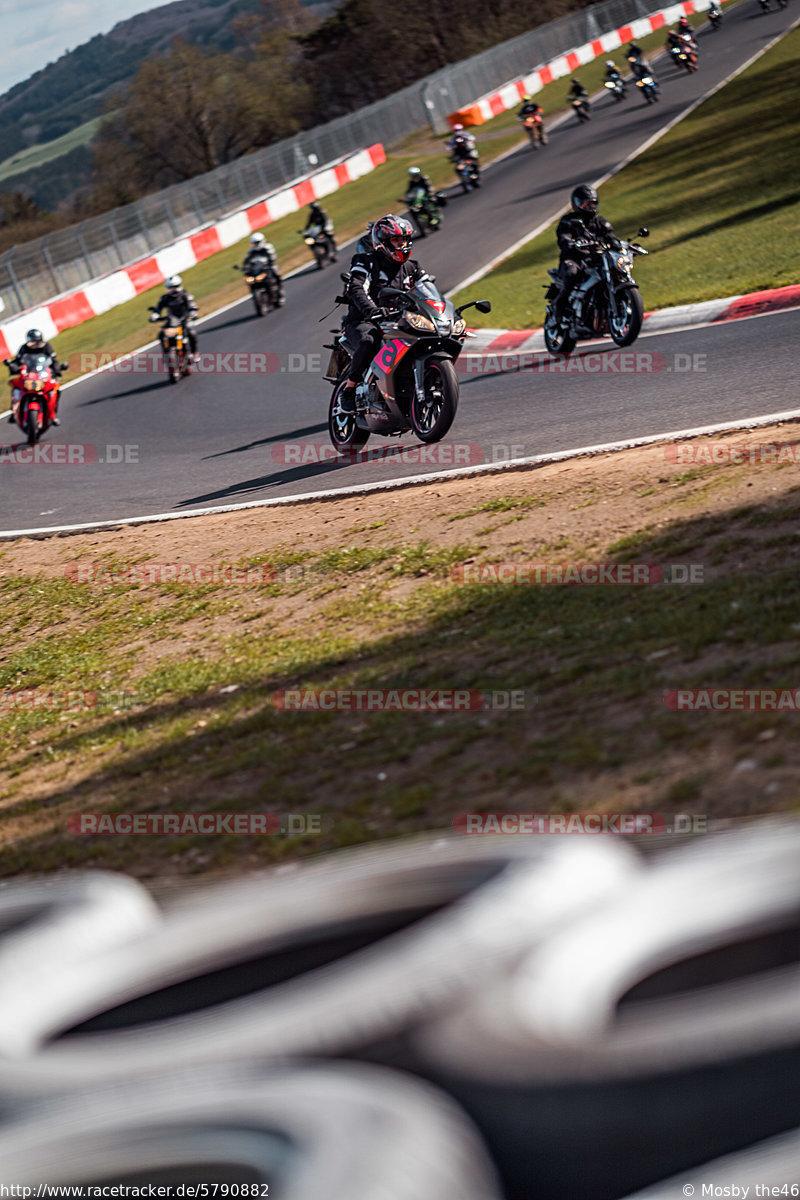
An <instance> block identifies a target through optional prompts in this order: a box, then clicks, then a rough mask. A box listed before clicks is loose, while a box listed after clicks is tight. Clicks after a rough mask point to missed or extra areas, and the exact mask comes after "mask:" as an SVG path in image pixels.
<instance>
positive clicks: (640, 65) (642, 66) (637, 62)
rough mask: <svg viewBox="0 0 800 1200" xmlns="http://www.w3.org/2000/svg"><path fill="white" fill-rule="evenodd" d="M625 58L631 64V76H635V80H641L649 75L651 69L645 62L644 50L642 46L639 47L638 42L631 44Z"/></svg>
mask: <svg viewBox="0 0 800 1200" xmlns="http://www.w3.org/2000/svg"><path fill="white" fill-rule="evenodd" d="M625 57H626V59H627V60H628V62H629V63H630V67H631V74H632V75H633V78H634V79H641V78H642V77H643V76H644V75H646V74H647V72H648V70H649V68H648V66H647V63H646V62H645V61H644V54H643V52H642V48H641V46H637V45H636V42H630V43H629V44H628V48H627V50H626V51H625Z"/></svg>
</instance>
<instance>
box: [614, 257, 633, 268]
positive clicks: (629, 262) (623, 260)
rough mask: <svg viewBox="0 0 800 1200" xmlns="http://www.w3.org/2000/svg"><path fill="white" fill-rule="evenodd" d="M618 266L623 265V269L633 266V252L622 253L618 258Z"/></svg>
mask: <svg viewBox="0 0 800 1200" xmlns="http://www.w3.org/2000/svg"><path fill="white" fill-rule="evenodd" d="M617 266H618V267H622V269H623V270H627V269H629V268H630V267H632V266H633V255H632V254H620V256H619V258H618V259H617Z"/></svg>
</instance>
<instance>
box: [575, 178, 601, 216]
mask: <svg viewBox="0 0 800 1200" xmlns="http://www.w3.org/2000/svg"><path fill="white" fill-rule="evenodd" d="M569 202H570V204H571V205H572V211H573V212H576V213H596V212H597V192H596V191H595V190H594V188H593V187H591V186H590V184H588V183H579V184H578V186H577V187H576V188H573V190H572V195H571V196H570V198H569Z"/></svg>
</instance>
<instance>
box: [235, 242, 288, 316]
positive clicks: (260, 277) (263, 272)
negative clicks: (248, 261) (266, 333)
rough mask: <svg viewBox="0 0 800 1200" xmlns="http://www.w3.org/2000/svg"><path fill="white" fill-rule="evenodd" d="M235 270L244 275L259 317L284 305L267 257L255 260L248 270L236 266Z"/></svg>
mask: <svg viewBox="0 0 800 1200" xmlns="http://www.w3.org/2000/svg"><path fill="white" fill-rule="evenodd" d="M233 269H234V271H241V272H242V274H243V275H244V281H245V283H246V284H247V286H248V287H249V288H250V295H251V296H252V297H253V307H254V308H255V310H256V314H257V315H258V316H259V317H263V316H264V314H265V313H267V312H269V310H270V309H271V308H279V307H280V305H281V304H282V303H283V301H282V299H281V295H280V288H279V286H278V281H277V279H276V278H275V272H274V271H273V269H272V267H271V266H270V263H269V259H268V258H267V257H266V255H265V256H264V257H263V258H257V259H254V261H253V263H252V265H251V267H250V268H249V269H247V270H245V268H244V267H239V266H236V265H234V268H233Z"/></svg>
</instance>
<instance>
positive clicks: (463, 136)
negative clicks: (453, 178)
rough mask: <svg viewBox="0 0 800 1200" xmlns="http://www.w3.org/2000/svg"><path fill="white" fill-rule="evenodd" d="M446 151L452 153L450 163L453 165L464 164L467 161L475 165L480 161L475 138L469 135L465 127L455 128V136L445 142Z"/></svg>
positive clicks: (456, 126)
mask: <svg viewBox="0 0 800 1200" xmlns="http://www.w3.org/2000/svg"><path fill="white" fill-rule="evenodd" d="M445 149H446V150H448V151H449V152H450V161H451V162H453V163H459V162H463V161H464V160H465V159H466V160H470V161H472V162H474V163H477V161H478V151H477V148H476V146H475V137H474V135H473V134H471V133H467V131H466V129H465V128H464V126H463V125H454V126H453V136H452V137H451V138H449V139H448V140H447V141H446V142H445Z"/></svg>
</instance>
